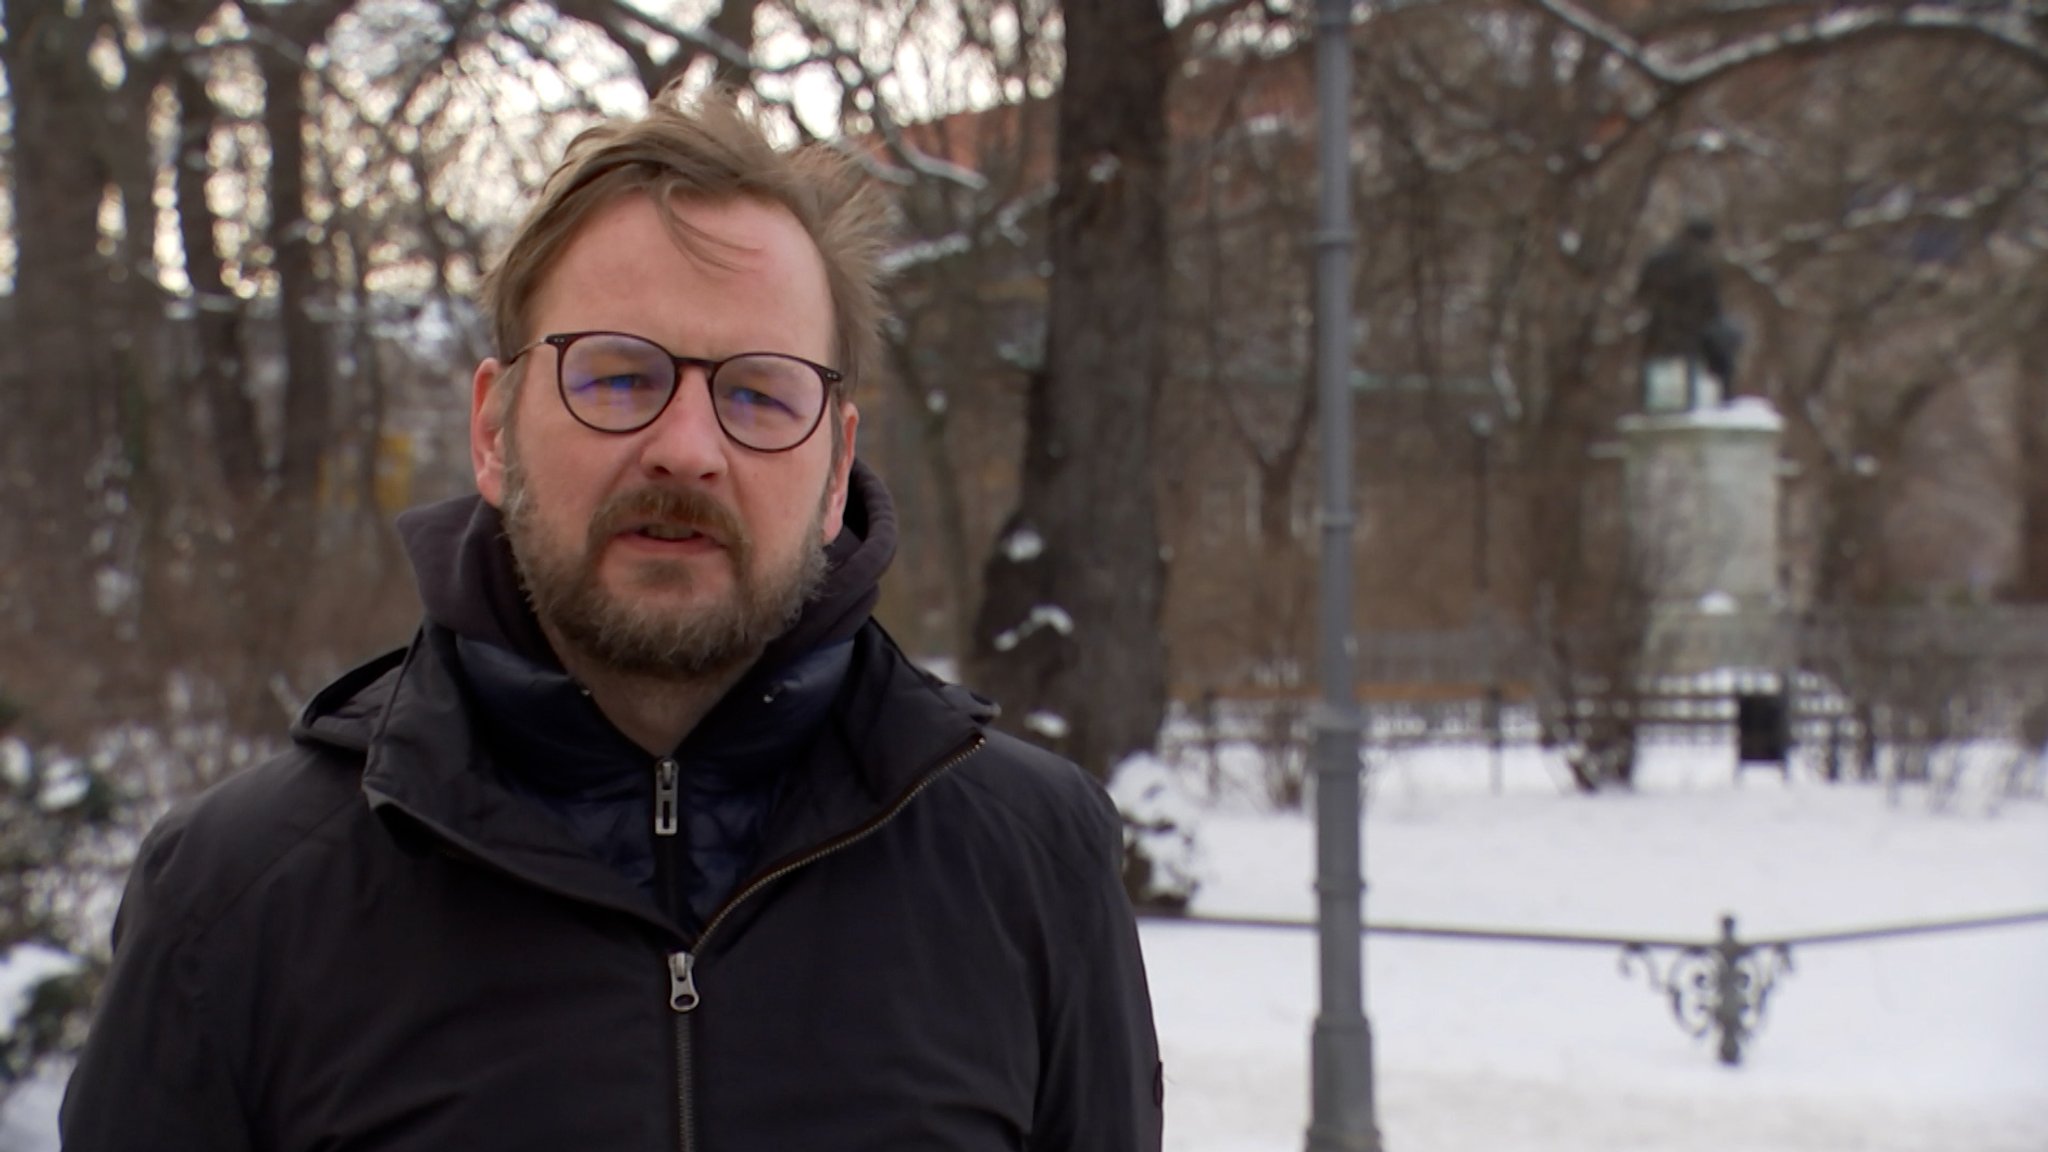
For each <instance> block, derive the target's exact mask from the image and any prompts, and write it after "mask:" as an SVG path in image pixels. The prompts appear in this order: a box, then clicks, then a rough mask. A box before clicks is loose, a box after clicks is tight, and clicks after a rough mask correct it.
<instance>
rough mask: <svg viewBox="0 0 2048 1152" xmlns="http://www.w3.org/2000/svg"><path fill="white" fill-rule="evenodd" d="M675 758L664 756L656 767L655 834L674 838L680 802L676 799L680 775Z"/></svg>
mask: <svg viewBox="0 0 2048 1152" xmlns="http://www.w3.org/2000/svg"><path fill="white" fill-rule="evenodd" d="M679 771H680V770H679V769H678V768H677V767H676V762H675V758H674V757H672V756H664V757H662V758H661V762H660V763H658V764H656V765H655V766H654V834H655V835H656V836H673V835H675V834H676V809H677V808H678V807H679V804H680V802H679V801H678V800H677V798H676V793H677V788H676V777H677V775H678V773H679Z"/></svg>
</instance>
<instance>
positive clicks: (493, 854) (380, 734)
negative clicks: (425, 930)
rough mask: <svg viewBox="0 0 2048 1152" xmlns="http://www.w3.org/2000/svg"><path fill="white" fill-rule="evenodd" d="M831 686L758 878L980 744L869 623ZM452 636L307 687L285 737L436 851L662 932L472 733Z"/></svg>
mask: <svg viewBox="0 0 2048 1152" xmlns="http://www.w3.org/2000/svg"><path fill="white" fill-rule="evenodd" d="M845 653H846V660H847V667H846V670H845V683H844V687H843V689H842V690H841V692H840V694H839V696H838V698H837V699H836V701H835V702H834V705H833V707H832V708H831V709H830V713H831V714H830V716H829V717H828V718H827V719H826V720H825V721H824V724H823V726H822V728H821V730H820V732H819V737H818V739H817V740H816V741H815V743H814V744H813V745H812V752H811V755H809V756H807V757H805V758H804V759H803V760H802V761H801V762H800V763H798V764H796V765H794V766H793V767H792V768H791V770H790V777H789V780H788V783H787V786H786V787H785V788H784V789H783V791H782V796H781V799H780V800H779V801H778V802H777V805H776V807H775V810H774V811H773V813H772V814H771V815H770V817H769V821H768V825H767V827H766V828H765V829H764V833H763V842H762V854H761V864H760V865H759V866H758V867H757V868H756V870H755V874H756V875H761V874H765V873H767V872H770V871H773V870H775V869H777V868H779V867H782V866H785V865H787V864H789V863H792V862H795V861H800V860H803V859H806V858H808V857H810V856H812V855H814V854H816V853H818V852H819V851H820V850H821V849H826V848H829V847H831V846H832V845H835V844H837V843H842V842H844V841H846V840H848V839H850V838H853V837H856V836H858V835H860V834H861V833H862V832H863V831H865V830H867V829H869V828H871V827H873V826H874V825H875V824H876V823H877V822H878V821H880V820H882V819H883V818H884V817H885V816H886V815H888V814H889V813H890V812H891V811H892V810H893V809H894V808H896V807H897V806H899V805H900V804H901V803H903V802H905V801H907V800H908V799H909V798H910V797H911V796H913V795H914V794H915V793H916V792H917V791H918V789H919V788H920V787H921V786H922V784H923V783H925V782H927V780H928V779H929V778H931V777H932V776H934V775H935V774H938V773H940V772H941V771H942V770H943V769H945V768H946V767H948V766H949V765H950V763H951V762H953V761H954V760H956V759H957V758H959V757H960V756H962V755H966V754H971V752H972V750H973V749H974V748H975V747H976V745H977V743H978V742H979V740H980V739H981V723H982V722H983V721H985V720H986V719H988V718H989V716H990V715H992V709H990V708H988V707H986V706H985V705H982V704H978V703H977V702H976V701H975V699H974V698H972V697H970V696H968V695H966V694H965V693H963V692H961V691H960V690H958V689H954V688H950V687H949V686H946V685H944V684H942V683H941V682H939V681H937V680H935V679H934V678H932V677H931V676H929V675H928V674H927V673H924V672H922V671H921V670H919V669H917V668H915V667H914V666H912V665H911V664H910V663H909V661H908V660H906V659H905V658H904V657H903V655H902V653H901V651H900V650H899V649H898V648H897V647H896V645H895V642H894V641H893V640H892V639H890V637H889V635H888V634H887V633H886V632H885V631H883V629H882V628H881V627H880V625H877V624H875V623H873V622H872V621H870V622H868V623H867V624H866V625H865V626H864V627H863V628H862V629H861V631H860V632H859V634H858V635H857V636H855V638H854V640H853V642H852V643H851V644H850V645H848V646H847V647H846V648H845ZM458 660H459V657H458V656H457V653H456V637H455V636H454V634H453V633H451V632H449V631H448V630H447V629H445V628H441V627H439V626H437V625H434V624H432V623H429V624H427V625H426V626H424V627H423V628H422V629H421V630H420V633H419V635H418V636H417V637H416V638H415V640H414V642H413V644H412V645H411V647H410V648H408V649H406V650H405V651H403V652H400V653H391V654H388V655H386V656H382V657H378V658H377V659H375V660H373V661H370V662H369V663H367V664H365V665H363V666H362V667H360V668H358V669H355V670H354V671H351V672H349V673H346V674H344V675H343V676H342V677H341V678H340V679H338V680H336V681H335V682H334V683H333V684H332V685H330V686H329V687H328V688H326V689H323V690H322V691H321V692H319V693H318V694H316V695H315V696H314V698H313V700H312V702H311V703H310V704H309V705H308V706H307V708H306V711H305V713H304V714H303V715H302V716H301V718H300V721H299V723H298V724H297V725H296V726H295V727H294V729H293V737H294V739H296V740H298V741H299V742H301V743H305V744H311V745H319V746H326V747H330V748H335V749H339V750H343V751H346V752H349V753H353V754H356V755H361V756H363V757H364V767H363V791H364V794H365V796H366V798H367V799H368V801H369V803H370V805H371V807H372V808H373V809H374V810H376V811H377V812H379V813H380V814H381V815H384V816H385V817H387V818H388V819H393V820H398V821H401V822H404V823H407V824H410V825H412V826H414V827H416V828H418V829H420V830H422V831H424V832H426V833H427V834H429V835H430V836H431V837H432V839H433V840H434V841H435V842H437V843H438V844H439V845H440V846H441V847H442V848H443V849H444V850H447V851H451V852H453V853H455V854H457V855H460V856H464V857H469V858H473V859H475V860H478V861H480V862H482V863H484V864H486V865H488V866H491V867H495V868H497V869H499V870H500V871H503V872H506V873H508V874H510V875H512V876H514V877H517V878H518V879H521V880H523V881H525V882H527V883H530V884H533V885H536V886H538V887H541V888H544V889H547V890H549V891H552V892H555V893H557V894H559V895H562V896H566V897H569V898H571V899H574V900H578V901H582V902H585V903H590V904H595V905H599V906H602V907H608V908H612V909H615V910H618V911H621V912H625V913H628V914H631V915H634V916H636V917H638V918H640V919H641V920H643V921H645V922H647V923H649V924H650V925H652V926H654V927H656V928H658V929H660V930H662V931H664V932H666V933H668V934H669V935H671V936H672V937H679V936H680V933H679V932H678V930H677V929H676V927H675V925H674V924H673V923H672V922H671V921H670V920H669V919H668V918H667V917H666V915H664V914H663V913H662V912H661V911H660V910H659V909H657V908H656V907H655V906H654V904H653V902H652V901H651V900H650V899H649V898H648V897H647V896H646V895H645V894H644V893H642V892H640V891H639V890H638V889H637V888H635V887H634V886H633V885H632V884H631V883H630V882H628V881H627V880H626V879H625V878H624V877H623V876H621V875H620V874H619V873H618V871H617V870H616V869H614V868H612V867H610V866H609V865H607V864H605V863H604V862H603V861H600V860H598V859H596V858H594V857H592V856H591V855H590V854H589V853H588V852H586V851H585V850H583V849H582V848H581V846H579V845H577V844H576V843H574V841H573V840H571V838H570V837H569V834H568V833H567V832H566V831H564V830H563V828H562V827H561V826H560V824H559V823H558V822H556V821H555V820H553V819H551V818H550V817H549V816H548V815H547V813H546V811H545V809H543V808H542V807H541V806H540V805H538V804H535V803H534V802H533V800H532V799H531V798H530V797H527V796H525V795H522V794H521V793H520V792H519V790H518V789H517V788H516V787H514V786H512V785H511V783H510V781H509V780H508V779H507V777H506V775H505V769H504V766H503V765H502V764H501V763H500V761H499V760H498V759H497V758H496V757H495V756H493V755H492V754H491V751H490V749H489V748H488V747H487V745H486V744H485V743H484V742H483V741H481V740H479V739H478V737H477V734H476V728H475V726H474V725H473V723H472V721H473V718H474V712H473V708H472V702H471V700H470V699H469V695H468V692H467V690H466V688H465V687H464V685H463V683H462V678H461V676H460V674H459V672H458V667H457V662H458Z"/></svg>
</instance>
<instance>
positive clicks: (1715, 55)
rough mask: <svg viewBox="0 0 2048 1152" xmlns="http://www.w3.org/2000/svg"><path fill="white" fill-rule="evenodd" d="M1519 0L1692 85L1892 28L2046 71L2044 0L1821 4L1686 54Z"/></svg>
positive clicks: (1566, 8) (1553, 6)
mask: <svg viewBox="0 0 2048 1152" xmlns="http://www.w3.org/2000/svg"><path fill="white" fill-rule="evenodd" d="M1525 2H1526V3H1528V4H1529V5H1530V6H1531V7H1533V8H1535V9H1536V10H1537V11H1540V12H1544V13H1546V14H1548V15H1549V16H1550V17H1551V18H1552V19H1554V20H1557V21H1558V22H1559V23H1562V24H1564V25H1565V26H1567V27H1569V28H1571V29H1573V30H1574V31H1576V32H1578V33H1580V34H1581V35H1583V36H1585V37H1587V38H1588V39H1590V40H1593V41H1595V42H1597V43H1599V44H1601V45H1603V46H1605V47H1606V48H1607V50H1608V51H1610V52H1612V53H1614V54H1615V55H1616V56H1619V57H1621V58H1622V59H1623V60H1626V61H1627V62H1628V63H1629V64H1630V65H1631V66H1633V67H1634V68H1636V69H1637V70H1638V71H1640V72H1642V73H1643V74H1644V75H1645V76H1647V77H1649V78H1650V79H1651V80H1652V81H1654V82H1655V83H1657V84H1659V85H1662V86H1664V87H1666V88H1691V87H1694V86H1697V85H1699V84H1703V83H1706V82H1707V81H1709V80H1713V79H1716V78H1718V77H1720V76H1724V75H1726V74H1728V73H1730V72H1733V71H1735V70H1736V69H1739V68H1742V67H1744V66H1746V65H1749V64H1753V63H1756V62H1757V61H1759V60H1764V59H1767V58H1769V57H1772V56H1777V55H1781V54H1783V53H1786V52H1795V51H1809V50H1812V49H1815V48H1824V47H1827V46H1829V45H1833V44H1846V43H1849V42H1851V41H1854V40H1858V39H1862V38H1865V37H1869V36H1876V35H1883V34H1885V33H1895V32H1928V33H1947V34H1951V35H1958V36H1966V37H1970V38H1972V39H1977V40H1982V41H1985V42H1988V43H1990V44H1992V45H1994V46H1996V47H1998V48H2001V49H2004V50H2005V51H2007V52H2009V53H2011V54H2012V55H2015V56H2017V57H2019V58H2020V59H2021V60H2022V61H2023V62H2025V63H2026V64H2028V65H2029V66H2030V67H2032V68H2034V69H2036V70H2037V71H2042V72H2048V41H2044V40H2043V39H2042V37H2041V36H2040V34H2039V33H2037V32H2035V31H2034V28H2033V26H2032V24H2031V23H2030V19H2034V20H2038V19H2042V18H2044V17H2048V4H2043V3H2042V2H2041V0H2026V2H2025V3H2015V4H2010V5H2007V6H2005V7H2004V8H2002V9H2000V10H1997V11H1984V10H1981V9H1978V10H1972V9H1967V8H1960V7H1957V6H1954V5H1951V4H1947V3H1938V2H1925V0H1923V2H1918V3H1912V2H1909V3H1903V4H1897V3H1894V4H1870V3H1865V4H1852V5H1846V6H1843V7H1839V8H1835V9H1833V10H1831V11H1828V12H1825V13H1824V14H1822V15H1820V16H1819V17H1817V18H1816V19H1814V20H1812V21H1809V22H1804V23H1798V24H1791V25H1787V26H1785V27H1783V28H1776V29H1773V30H1771V31H1768V32H1760V33H1757V34H1755V35H1752V36H1745V37H1742V38H1740V39H1737V40H1734V41H1732V42H1730V43H1727V44H1723V45H1721V46H1719V47H1717V48H1713V49H1710V50H1708V51H1706V52H1703V53H1701V54H1700V55H1698V56H1696V57H1694V58H1692V59H1690V60H1685V61H1674V60H1671V59H1670V58H1669V57H1668V55H1667V53H1666V52H1665V51H1664V50H1663V49H1662V48H1660V47H1658V46H1656V45H1654V44H1650V45H1646V44H1644V43H1642V42H1640V41H1638V40H1637V39H1636V38H1635V37H1633V36H1631V35H1629V34H1628V33H1627V32H1625V31H1623V30H1622V29H1621V28H1619V27H1617V26H1615V25H1613V24H1610V23H1608V22H1607V21H1605V20H1602V19H1601V18H1600V17H1598V16H1597V15H1595V14H1593V13H1591V12H1589V11H1587V10H1586V9H1584V8H1582V7H1580V6H1579V4H1578V3H1576V2H1575V0H1525Z"/></svg>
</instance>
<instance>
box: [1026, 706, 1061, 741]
mask: <svg viewBox="0 0 2048 1152" xmlns="http://www.w3.org/2000/svg"><path fill="white" fill-rule="evenodd" d="M1024 726H1025V727H1026V728H1029V729H1031V730H1032V731H1033V732H1036V733H1038V734H1039V735H1040V736H1043V737H1045V738H1047V739H1049V740H1058V739H1061V738H1063V737H1065V736H1066V734H1067V733H1068V732H1069V731H1070V728H1069V727H1068V725H1067V718H1066V717H1064V716H1062V715H1060V714H1059V713H1057V712H1047V711H1045V710H1044V709H1040V710H1038V711H1036V712H1033V713H1032V714H1030V715H1029V716H1026V717H1024Z"/></svg>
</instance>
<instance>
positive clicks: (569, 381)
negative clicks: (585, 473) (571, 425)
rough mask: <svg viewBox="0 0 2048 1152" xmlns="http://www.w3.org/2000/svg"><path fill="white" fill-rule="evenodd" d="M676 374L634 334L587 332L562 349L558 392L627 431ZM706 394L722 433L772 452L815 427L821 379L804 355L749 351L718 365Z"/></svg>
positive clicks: (648, 414) (653, 410) (589, 419)
mask: <svg viewBox="0 0 2048 1152" xmlns="http://www.w3.org/2000/svg"><path fill="white" fill-rule="evenodd" d="M680 376H681V372H680V371H679V370H678V369H677V367H676V364H675V361H674V359H673V358H672V357H670V355H669V354H668V352H667V351H666V350H665V349H663V348H662V347H661V346H660V345H658V344H654V343H652V342H650V341H646V340H642V339H640V338H638V337H634V336H623V335H612V334H600V335H591V336H585V337H583V338H581V339H579V340H577V341H576V342H574V343H572V344H570V345H569V348H568V350H567V352H566V353H565V354H563V356H562V398H563V400H564V401H566V402H567V403H568V405H569V411H570V412H572V413H574V414H575V416H576V418H577V419H579V420H581V421H583V422H584V423H586V424H588V425H590V426H591V427H593V428H598V429H601V430H604V431H607V432H631V431H634V430H636V429H639V428H644V427H646V426H647V425H648V424H650V423H652V422H653V421H654V419H655V417H657V416H659V415H660V414H661V411H662V409H663V408H665V407H666V406H667V405H668V401H669V397H670V395H671V394H672V393H674V391H675V389H676V385H677V382H678V380H679V378H680ZM711 400H712V407H713V408H714V409H715V410H716V411H717V413H718V423H719V425H720V426H721V427H723V428H724V429H725V434H726V435H728V436H730V437H732V438H733V439H734V440H737V441H739V442H740V443H741V444H744V445H746V446H747V447H749V448H754V449H758V450H761V451H769V452H773V451H779V450H781V449H784V448H789V447H792V446H794V445H796V444H798V443H800V442H802V441H803V440H804V438H805V437H807V436H809V435H810V433H811V430H812V429H813V428H815V427H816V426H817V423H818V416H819V412H820V410H821V409H822V408H823V407H824V405H825V384H824V381H823V380H821V379H819V377H818V374H817V372H816V370H814V369H813V368H811V367H810V366H809V365H808V364H805V363H804V362H803V361H801V360H796V359H792V358H790V357H786V356H778V355H774V354H772V353H753V354H749V355H745V356H737V357H734V358H733V359H731V360H727V361H725V362H724V363H723V364H721V365H719V366H718V370H717V371H716V372H715V373H713V375H712V377H711Z"/></svg>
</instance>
